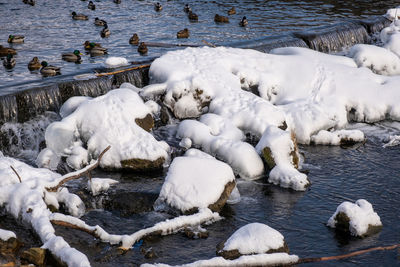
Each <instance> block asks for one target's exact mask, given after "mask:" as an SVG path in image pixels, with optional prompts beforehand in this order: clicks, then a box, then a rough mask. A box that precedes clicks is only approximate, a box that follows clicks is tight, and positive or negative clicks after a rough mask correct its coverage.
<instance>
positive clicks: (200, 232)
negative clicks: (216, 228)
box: [184, 227, 209, 239]
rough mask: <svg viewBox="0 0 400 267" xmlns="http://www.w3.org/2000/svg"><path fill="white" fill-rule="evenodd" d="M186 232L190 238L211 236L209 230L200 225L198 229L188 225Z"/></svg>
mask: <svg viewBox="0 0 400 267" xmlns="http://www.w3.org/2000/svg"><path fill="white" fill-rule="evenodd" d="M184 234H185V236H186V237H188V238H190V239H198V238H208V236H209V233H208V231H207V230H206V229H203V228H201V227H198V228H197V229H194V228H192V227H186V228H185V229H184Z"/></svg>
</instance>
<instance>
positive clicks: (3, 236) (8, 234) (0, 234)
mask: <svg viewBox="0 0 400 267" xmlns="http://www.w3.org/2000/svg"><path fill="white" fill-rule="evenodd" d="M10 238H17V236H16V235H15V233H14V232H12V231H8V230H3V229H0V240H3V241H7V240H8V239H10Z"/></svg>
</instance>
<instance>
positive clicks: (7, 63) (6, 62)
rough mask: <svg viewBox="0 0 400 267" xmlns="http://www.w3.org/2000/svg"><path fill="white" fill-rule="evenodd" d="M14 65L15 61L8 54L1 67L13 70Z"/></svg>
mask: <svg viewBox="0 0 400 267" xmlns="http://www.w3.org/2000/svg"><path fill="white" fill-rule="evenodd" d="M15 64H17V61H16V60H15V58H14V57H13V55H11V54H8V55H7V57H6V58H5V59H4V60H3V65H4V67H5V68H6V69H12V68H14V67H15Z"/></svg>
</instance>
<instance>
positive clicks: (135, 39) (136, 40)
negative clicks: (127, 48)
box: [129, 33, 139, 45]
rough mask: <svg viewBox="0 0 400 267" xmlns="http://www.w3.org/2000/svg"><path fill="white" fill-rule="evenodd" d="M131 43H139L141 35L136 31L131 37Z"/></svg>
mask: <svg viewBox="0 0 400 267" xmlns="http://www.w3.org/2000/svg"><path fill="white" fill-rule="evenodd" d="M129 43H130V44H131V45H138V44H139V36H138V35H137V34H136V33H134V34H133V35H132V37H131V38H129Z"/></svg>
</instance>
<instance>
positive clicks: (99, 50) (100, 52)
mask: <svg viewBox="0 0 400 267" xmlns="http://www.w3.org/2000/svg"><path fill="white" fill-rule="evenodd" d="M89 53H90V56H91V57H97V56H104V55H105V54H108V51H107V48H104V47H99V46H95V47H93V48H92V49H90V51H89Z"/></svg>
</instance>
